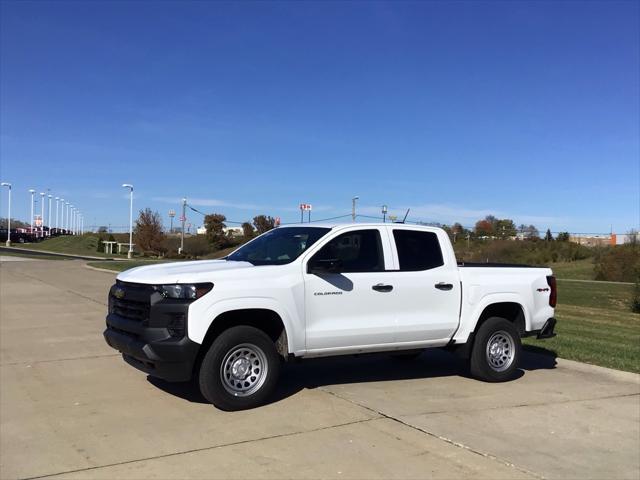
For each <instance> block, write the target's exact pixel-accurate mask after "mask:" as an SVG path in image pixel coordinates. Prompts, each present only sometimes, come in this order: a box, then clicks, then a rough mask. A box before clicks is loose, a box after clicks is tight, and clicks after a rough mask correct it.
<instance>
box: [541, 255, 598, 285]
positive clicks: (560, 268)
mask: <svg viewBox="0 0 640 480" xmlns="http://www.w3.org/2000/svg"><path fill="white" fill-rule="evenodd" d="M549 267H550V268H551V269H552V270H553V274H554V275H555V276H556V277H557V278H571V279H573V280H593V277H594V271H593V267H594V265H593V259H591V258H587V259H585V260H576V261H575V262H561V263H552V264H550V265H549Z"/></svg>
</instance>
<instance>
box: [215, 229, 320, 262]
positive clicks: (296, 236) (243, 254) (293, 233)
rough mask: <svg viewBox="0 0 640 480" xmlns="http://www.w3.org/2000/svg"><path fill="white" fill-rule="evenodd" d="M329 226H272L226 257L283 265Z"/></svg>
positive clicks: (318, 237)
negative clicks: (271, 228) (272, 227)
mask: <svg viewBox="0 0 640 480" xmlns="http://www.w3.org/2000/svg"><path fill="white" fill-rule="evenodd" d="M329 230H331V229H330V228H320V227H285V228H274V229H273V230H269V231H268V232H267V233H265V234H264V235H261V236H260V237H258V238H256V239H255V240H253V241H252V242H249V243H247V244H246V245H244V246H242V247H240V248H239V249H238V250H236V251H235V252H233V253H232V254H231V255H229V256H228V257H227V260H232V261H235V262H249V263H252V264H254V265H284V264H286V263H291V262H293V261H294V260H295V259H296V258H298V257H299V256H300V255H301V254H302V252H304V251H305V250H306V249H307V248H309V247H310V246H311V245H313V244H314V243H316V242H317V241H318V239H320V238H321V237H323V236H324V235H326V233H327V232H328V231H329Z"/></svg>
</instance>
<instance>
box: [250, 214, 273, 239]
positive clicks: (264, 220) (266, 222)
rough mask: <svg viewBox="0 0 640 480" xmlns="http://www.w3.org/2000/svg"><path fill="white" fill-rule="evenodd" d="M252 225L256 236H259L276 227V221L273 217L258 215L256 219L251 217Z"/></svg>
mask: <svg viewBox="0 0 640 480" xmlns="http://www.w3.org/2000/svg"><path fill="white" fill-rule="evenodd" d="M253 225H254V226H255V227H256V230H257V231H258V235H261V234H263V233H264V232H268V231H269V230H271V229H272V228H274V227H275V225H276V220H275V218H273V217H268V216H265V215H258V216H257V217H253Z"/></svg>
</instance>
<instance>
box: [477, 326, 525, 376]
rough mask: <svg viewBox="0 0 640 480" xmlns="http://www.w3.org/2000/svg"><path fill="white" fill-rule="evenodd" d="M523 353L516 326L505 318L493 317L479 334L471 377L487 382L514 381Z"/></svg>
mask: <svg viewBox="0 0 640 480" xmlns="http://www.w3.org/2000/svg"><path fill="white" fill-rule="evenodd" d="M490 343H491V344H492V345H493V346H494V349H493V350H492V349H491V346H490V345H489V344H490ZM521 352H522V343H521V341H520V334H519V333H518V329H517V328H516V327H515V325H514V324H513V323H512V322H510V321H509V320H507V319H505V318H500V317H490V318H488V319H487V320H486V321H485V322H484V323H483V324H482V325H481V326H480V328H479V329H478V331H477V332H476V336H475V339H474V342H473V349H472V351H471V358H470V359H469V370H470V373H471V376H473V377H475V378H477V379H478V380H483V381H485V382H506V381H508V380H511V379H512V378H513V376H514V373H515V371H516V370H517V369H518V364H519V363H520V356H521Z"/></svg>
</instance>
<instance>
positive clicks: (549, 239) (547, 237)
mask: <svg viewBox="0 0 640 480" xmlns="http://www.w3.org/2000/svg"><path fill="white" fill-rule="evenodd" d="M544 241H545V242H553V235H551V230H550V229H549V228H547V233H545V234H544Z"/></svg>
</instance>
